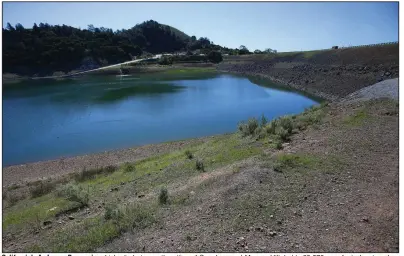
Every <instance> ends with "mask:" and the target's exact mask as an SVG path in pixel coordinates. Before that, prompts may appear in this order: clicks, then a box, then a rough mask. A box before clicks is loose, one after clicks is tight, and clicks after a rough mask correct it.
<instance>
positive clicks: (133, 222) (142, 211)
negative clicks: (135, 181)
mask: <svg viewBox="0 0 404 256" xmlns="http://www.w3.org/2000/svg"><path fill="white" fill-rule="evenodd" d="M104 219H105V220H106V221H112V223H113V224H114V225H116V227H117V228H118V231H119V232H120V233H122V232H125V231H128V230H130V229H134V228H146V227H148V226H149V225H151V224H152V223H154V222H155V221H156V218H155V216H154V215H153V214H152V210H151V209H150V208H149V207H145V206H141V205H135V204H133V205H128V206H125V207H122V206H118V205H112V204H111V205H108V206H107V207H106V208H105V212H104Z"/></svg>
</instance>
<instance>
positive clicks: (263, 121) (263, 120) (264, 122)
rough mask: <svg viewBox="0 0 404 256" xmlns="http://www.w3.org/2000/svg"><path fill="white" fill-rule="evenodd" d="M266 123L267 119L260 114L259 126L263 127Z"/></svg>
mask: <svg viewBox="0 0 404 256" xmlns="http://www.w3.org/2000/svg"><path fill="white" fill-rule="evenodd" d="M267 123H268V119H267V118H266V117H265V116H264V114H262V116H261V123H260V126H261V127H264V126H265V125H266V124H267Z"/></svg>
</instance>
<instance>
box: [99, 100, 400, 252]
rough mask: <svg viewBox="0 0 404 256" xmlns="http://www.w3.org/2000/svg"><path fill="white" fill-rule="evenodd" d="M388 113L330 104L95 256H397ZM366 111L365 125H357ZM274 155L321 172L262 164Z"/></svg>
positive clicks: (394, 152)
mask: <svg viewBox="0 0 404 256" xmlns="http://www.w3.org/2000/svg"><path fill="white" fill-rule="evenodd" d="M394 105H395V104H394V103H393V104H391V103H383V102H382V103H381V102H380V101H374V102H372V103H359V104H354V105H339V104H335V105H334V106H333V107H332V108H331V110H330V111H329V113H328V115H327V118H326V121H325V122H324V123H323V124H322V125H320V126H319V127H317V128H315V129H309V130H307V131H305V132H303V133H299V134H297V135H295V136H294V137H293V138H292V140H291V142H290V143H289V144H286V145H285V148H284V149H283V151H280V152H275V153H274V152H273V151H268V154H267V155H266V156H264V157H263V158H261V159H250V160H248V161H243V162H242V163H239V167H240V168H239V170H238V171H237V172H234V169H233V168H230V167H229V168H224V169H221V170H217V171H215V175H211V176H209V177H207V178H204V177H205V176H203V175H201V176H200V182H199V183H200V184H199V185H196V184H195V183H190V184H188V188H187V189H186V190H185V191H186V193H187V194H188V195H189V196H188V198H189V199H188V200H189V203H188V205H186V206H184V207H182V208H176V207H170V206H168V207H167V209H166V210H165V211H164V214H163V215H164V216H163V221H162V222H163V223H164V224H163V225H162V226H161V227H160V228H158V227H155V226H153V227H150V228H147V229H145V230H141V231H139V230H136V231H134V233H131V232H129V233H126V234H125V235H124V236H123V237H121V238H119V239H116V240H114V241H112V242H111V243H110V244H107V245H105V246H104V247H102V248H100V249H99V250H98V251H99V252H105V251H108V252H110V251H120V252H127V251H136V252H142V251H145V252H178V251H181V252H195V251H209V252H238V251H240V252H241V251H242V252H268V251H270V252H398V115H397V113H398V109H397V105H396V106H394ZM364 108H367V109H368V112H367V113H368V114H369V116H366V118H365V119H361V120H360V121H358V122H356V120H354V118H355V114H356V113H358V112H359V111H361V110H363V109H364ZM392 113H393V114H392ZM349 118H351V119H352V122H351V120H350V119H349ZM341 120H345V121H343V122H342V121H341ZM282 153H284V154H292V155H301V156H304V155H312V156H315V157H317V158H319V159H324V160H325V161H328V163H327V164H325V165H320V166H316V167H305V166H304V165H302V166H295V167H292V168H291V169H289V170H286V171H284V172H283V173H279V172H274V170H273V169H272V168H270V167H268V166H265V164H263V163H265V161H266V160H267V159H268V160H269V159H271V158H272V157H273V155H274V154H275V155H278V154H282ZM329 156H338V158H337V159H334V160H330V158H329ZM181 191H182V193H183V191H184V188H181ZM191 191H193V192H191ZM173 193H174V194H175V193H177V192H176V191H174V192H173ZM178 193H179V192H178Z"/></svg>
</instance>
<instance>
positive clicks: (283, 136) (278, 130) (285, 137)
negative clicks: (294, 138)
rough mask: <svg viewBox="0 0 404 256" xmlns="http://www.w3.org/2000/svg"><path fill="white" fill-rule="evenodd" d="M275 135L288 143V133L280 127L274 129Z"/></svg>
mask: <svg viewBox="0 0 404 256" xmlns="http://www.w3.org/2000/svg"><path fill="white" fill-rule="evenodd" d="M276 135H277V136H278V137H279V138H280V139H281V140H282V141H288V140H289V137H290V133H289V131H288V130H286V129H285V128H283V127H282V126H279V127H277V128H276Z"/></svg>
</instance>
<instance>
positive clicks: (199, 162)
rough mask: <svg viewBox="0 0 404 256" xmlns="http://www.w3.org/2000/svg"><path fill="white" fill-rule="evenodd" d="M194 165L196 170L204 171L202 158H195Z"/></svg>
mask: <svg viewBox="0 0 404 256" xmlns="http://www.w3.org/2000/svg"><path fill="white" fill-rule="evenodd" d="M195 167H196V169H197V170H198V171H205V166H204V165H203V162H202V160H199V159H197V160H196V162H195Z"/></svg>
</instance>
